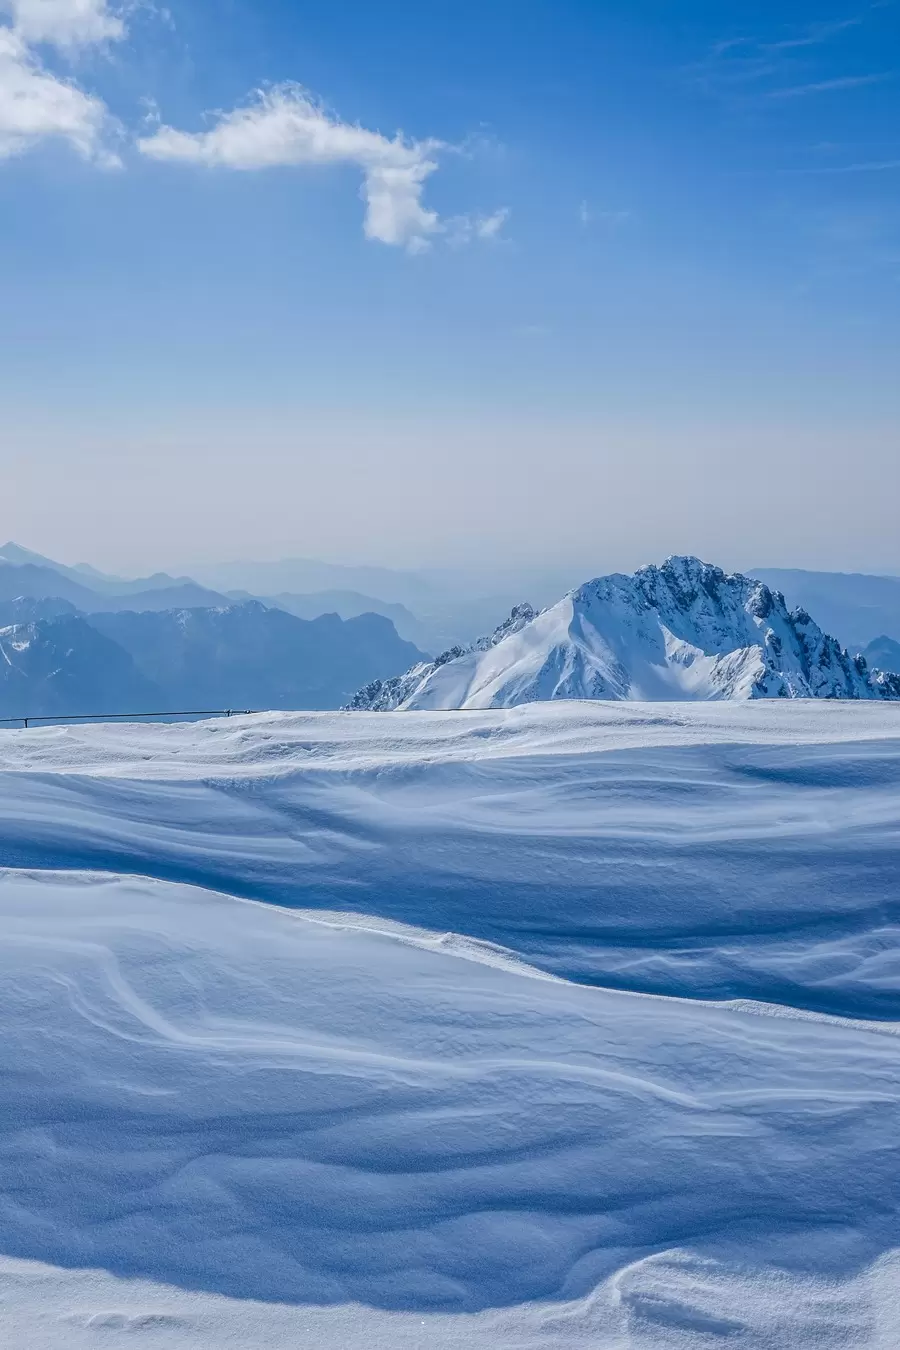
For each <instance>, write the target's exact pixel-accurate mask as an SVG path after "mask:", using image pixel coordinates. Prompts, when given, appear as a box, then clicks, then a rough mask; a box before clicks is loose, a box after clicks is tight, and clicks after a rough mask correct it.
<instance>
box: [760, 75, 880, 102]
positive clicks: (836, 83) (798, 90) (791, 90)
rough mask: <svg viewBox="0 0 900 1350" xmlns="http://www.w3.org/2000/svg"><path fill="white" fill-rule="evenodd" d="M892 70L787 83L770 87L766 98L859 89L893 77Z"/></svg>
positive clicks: (803, 96)
mask: <svg viewBox="0 0 900 1350" xmlns="http://www.w3.org/2000/svg"><path fill="white" fill-rule="evenodd" d="M893 74H894V72H893V71H890V70H888V71H881V72H879V73H878V74H873V75H840V76H838V77H837V78H835V79H832V80H813V81H811V82H810V83H808V84H794V85H788V86H787V88H785V89H770V90H769V93H768V95H767V97H768V98H775V99H778V98H805V97H806V96H807V95H809V94H832V93H837V92H838V91H840V90H842V89H860V88H863V87H864V86H866V85H870V84H882V83H883V82H884V81H885V80H889V79H892V78H893Z"/></svg>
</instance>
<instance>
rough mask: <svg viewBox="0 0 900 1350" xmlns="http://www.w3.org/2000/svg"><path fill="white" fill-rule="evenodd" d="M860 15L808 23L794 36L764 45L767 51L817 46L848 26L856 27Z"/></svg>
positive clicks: (859, 22) (858, 24) (860, 17)
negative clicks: (828, 21) (826, 21)
mask: <svg viewBox="0 0 900 1350" xmlns="http://www.w3.org/2000/svg"><path fill="white" fill-rule="evenodd" d="M862 21H863V20H862V16H861V15H856V17H855V18H852V19H835V20H834V21H833V22H831V23H814V24H810V25H809V26H808V27H807V28H806V29H805V30H804V31H803V32H802V33H799V34H797V36H796V37H789V38H781V39H779V40H778V41H777V42H767V43H765V44H764V45H765V47H766V49H767V50H768V51H773V52H787V51H793V50H796V49H798V48H801V47H819V46H821V45H822V43H824V42H830V41H831V39H832V38H834V37H837V35H838V34H839V33H844V32H846V31H847V29H848V28H858V27H859V26H860V24H861V23H862Z"/></svg>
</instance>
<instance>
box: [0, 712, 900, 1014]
mask: <svg viewBox="0 0 900 1350" xmlns="http://www.w3.org/2000/svg"><path fill="white" fill-rule="evenodd" d="M4 763H5V764H6V765H7V766H9V767H7V769H6V771H5V772H0V801H2V807H3V809H2V813H0V849H2V857H3V858H4V859H5V860H6V862H7V863H10V864H13V865H16V866H21V867H47V866H49V867H73V866H74V867H87V868H100V869H103V870H106V871H111V872H136V873H141V874H145V875H150V876H155V877H159V878H163V879H168V880H177V881H187V882H191V883H194V884H198V885H204V886H211V887H214V888H217V889H222V890H227V891H229V892H232V893H237V894H240V895H243V896H246V897H249V898H254V899H260V900H266V901H272V902H276V903H279V904H283V905H289V906H292V907H296V908H314V909H325V910H347V911H356V912H361V913H367V914H373V915H380V916H382V917H384V918H390V919H394V920H398V921H400V922H406V923H413V924H420V925H423V926H425V927H427V928H429V929H433V930H436V931H451V932H456V933H464V934H468V935H470V936H474V937H477V938H479V939H483V940H486V941H489V942H494V943H498V944H500V945H502V946H504V947H507V948H510V949H511V950H513V951H515V952H516V953H518V954H519V955H520V956H522V957H523V958H524V959H525V960H527V961H529V962H531V963H533V964H536V965H538V966H540V967H541V968H542V969H545V970H547V971H548V972H551V973H553V974H556V975H559V976H562V977H565V978H570V979H576V980H580V981H587V982H591V983H598V984H604V985H611V986H615V987H619V988H627V989H635V990H642V991H645V992H656V993H666V994H677V995H681V996H691V997H702V998H730V997H746V998H757V999H765V1000H769V1001H774V1002H779V1003H786V1004H793V1005H796V1006H798V1007H804V1008H811V1009H817V1010H820V1011H824V1012H829V1013H838V1014H842V1015H847V1016H862V1017H880V1018H890V1017H894V1016H896V1015H897V1006H898V1005H897V993H898V988H900V891H898V887H897V877H898V875H900V707H897V706H896V705H890V704H871V703H870V704H857V705H853V704H813V703H776V704H768V703H765V704H763V703H760V704H750V705H745V706H735V705H717V706H707V705H678V706H677V707H676V706H670V707H666V706H664V705H660V704H655V705H652V706H651V705H647V706H644V707H642V708H638V707H635V706H633V705H594V704H580V705H562V704H559V705H553V706H552V707H549V706H543V707H534V708H521V709H514V710H510V711H507V712H504V711H499V712H494V713H475V714H472V713H465V714H463V713H457V714H453V715H442V716H441V715H433V714H427V715H425V714H403V715H398V716H397V717H390V718H385V717H382V716H379V715H378V714H370V715H367V716H363V715H349V714H347V715H343V716H342V715H340V714H337V715H334V714H331V715H328V714H310V715H305V716H300V715H292V716H287V715H270V716H269V717H266V718H248V719H241V720H238V719H235V720H234V721H232V722H230V723H229V722H219V723H209V724H206V725H201V726H188V727H185V726H172V727H164V728H161V727H156V728H154V727H133V726H132V727H126V728H115V727H92V728H89V729H82V730H61V729H48V730H39V731H34V732H29V733H28V736H27V737H26V736H25V735H24V734H21V733H6V734H5V735H4V736H0V765H2V764H4Z"/></svg>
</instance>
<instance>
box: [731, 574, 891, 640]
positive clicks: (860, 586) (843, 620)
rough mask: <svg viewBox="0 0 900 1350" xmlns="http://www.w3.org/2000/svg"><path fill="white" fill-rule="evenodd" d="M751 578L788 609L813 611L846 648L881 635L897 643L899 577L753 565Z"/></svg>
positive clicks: (810, 612) (818, 619)
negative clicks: (781, 598) (782, 600)
mask: <svg viewBox="0 0 900 1350" xmlns="http://www.w3.org/2000/svg"><path fill="white" fill-rule="evenodd" d="M753 576H754V577H757V578H758V579H759V580H760V581H764V582H765V583H766V585H767V586H769V587H771V589H772V590H778V591H781V592H782V594H783V595H784V597H785V600H786V601H787V603H788V605H789V606H790V607H791V608H792V609H793V608H796V607H800V608H802V609H805V610H806V611H807V613H809V614H814V615H815V616H816V620H817V621H818V622H819V623H820V624H821V625H822V627H823V628H825V629H826V630H827V631H828V632H829V633H834V635H835V637H836V638H838V639H839V641H840V642H841V643H842V644H843V645H844V646H845V647H847V648H849V650H850V651H854V652H858V651H862V650H863V649H864V648H865V647H866V646H868V644H869V643H870V642H874V641H875V639H876V638H879V637H883V636H886V637H891V638H894V639H895V640H897V641H900V577H882V576H870V575H869V574H868V573H865V572H804V571H800V570H799V569H796V568H795V569H791V568H773V567H760V568H756V569H754V571H753Z"/></svg>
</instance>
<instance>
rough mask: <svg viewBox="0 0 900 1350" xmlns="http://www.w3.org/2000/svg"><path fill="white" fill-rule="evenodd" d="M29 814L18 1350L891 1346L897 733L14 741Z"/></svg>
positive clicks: (565, 729)
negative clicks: (24, 1349) (20, 1347)
mask: <svg viewBox="0 0 900 1350" xmlns="http://www.w3.org/2000/svg"><path fill="white" fill-rule="evenodd" d="M0 802H2V810H0V856H2V858H3V860H4V861H5V863H6V864H7V868H6V870H5V871H4V872H2V873H0V925H2V929H0V931H2V932H3V935H4V941H3V944H2V945H0V1009H2V1011H0V1029H2V1033H3V1034H2V1035H0V1074H2V1078H0V1081H2V1083H3V1086H4V1099H5V1101H6V1103H7V1108H6V1109H5V1110H4V1112H3V1113H0V1150H2V1156H3V1162H4V1166H3V1168H2V1170H0V1307H2V1310H3V1313H2V1315H3V1321H4V1328H5V1329H6V1330H7V1335H8V1336H11V1337H12V1338H13V1341H14V1342H15V1343H17V1344H23V1345H27V1346H28V1347H29V1350H32V1347H37V1350H40V1348H41V1347H52V1350H62V1348H63V1347H66V1350H69V1347H72V1348H73V1350H81V1347H92V1348H93V1347H100V1346H114V1347H116V1350H120V1348H121V1347H128V1346H132V1345H142V1346H147V1347H150V1348H151V1350H156V1348H157V1347H165V1348H166V1350H173V1347H175V1348H176V1350H187V1347H191V1348H192V1350H206V1348H207V1347H209V1348H210V1350H212V1347H216V1348H217V1350H218V1348H219V1347H225V1346H232V1345H234V1346H244V1347H254V1350H255V1347H257V1346H260V1345H266V1346H267V1348H268V1350H281V1348H282V1347H284V1348H285V1350H287V1347H290V1348H291V1350H297V1348H298V1347H304V1350H305V1348H306V1347H309V1350H312V1347H315V1348H316V1350H320V1348H324V1350H337V1348H338V1347H341V1350H348V1348H349V1350H362V1347H367V1350H368V1348H369V1347H376V1348H377V1350H380V1348H381V1347H384V1348H385V1350H387V1347H390V1348H391V1350H395V1347H397V1348H399V1350H405V1347H413V1346H415V1347H417V1350H424V1348H425V1347H433V1346H438V1347H456V1346H459V1347H462V1346H467V1347H468V1346H474V1347H476V1350H478V1348H480V1347H482V1346H483V1347H485V1350H486V1348H487V1347H488V1346H490V1347H505V1348H506V1350H512V1348H513V1347H515V1348H516V1350H518V1348H519V1347H534V1350H537V1348H538V1347H540V1348H541V1350H545V1348H546V1350H549V1348H550V1347H559V1346H563V1345H570V1344H571V1345H585V1346H591V1347H598V1346H603V1347H604V1350H607V1347H611V1348H612V1350H650V1347H653V1348H654V1350H656V1348H657V1347H663V1348H664V1350H668V1348H669V1347H672V1348H673V1350H682V1347H698V1348H700V1347H708V1346H712V1345H719V1344H721V1345H723V1346H724V1345H727V1346H728V1347H729V1350H732V1348H733V1347H740V1348H741V1350H751V1347H752V1350H760V1348H762V1350H768V1348H771V1350H795V1348H796V1347H800V1348H801V1350H805V1348H806V1347H809V1348H810V1350H812V1347H815V1348H816V1350H819V1348H820V1347H825V1348H826V1350H837V1347H841V1348H842V1350H843V1347H853V1348H854V1350H863V1348H864V1347H865V1350H873V1348H874V1350H893V1347H894V1346H896V1344H898V1343H900V1313H898V1308H897V1299H896V1290H897V1287H898V1277H900V1254H898V1252H897V1251H896V1250H895V1248H896V1245H897V1232H898V1225H897V1209H898V1201H900V1068H898V1063H900V1060H898V1051H900V1041H898V1034H900V1025H898V1022H897V1021H896V1020H895V1019H896V1018H897V1006H898V1004H897V990H898V986H900V914H898V909H900V896H898V894H897V887H896V877H897V875H898V865H900V705H898V704H892V703H880V702H876V701H865V702H856V703H812V702H786V703H777V702H775V703H768V702H753V703H750V704H733V703H732V704H727V703H721V704H683V703H682V704H677V705H666V704H662V703H657V704H653V705H639V704H623V703H617V704H602V703H597V704H585V703H580V704H566V703H558V704H554V705H543V706H541V705H531V706H528V707H522V708H514V709H510V710H497V711H491V712H480V713H479V712H475V713H456V714H440V713H437V714H429V713H415V714H398V715H397V717H392V718H384V717H381V716H380V715H377V714H372V715H352V716H351V715H342V714H307V715H295V714H270V715H267V716H264V717H253V718H242V719H237V718H236V719H232V720H231V721H227V722H226V721H223V722H215V723H206V724H194V725H177V726H167V727H150V726H119V727H111V726H93V727H80V728H78V729H64V728H46V729H41V730H36V731H28V732H22V731H17V732H4V733H0ZM226 891H229V892H231V893H230V894H226V893H224V892H226ZM238 897H244V898H238ZM248 901H253V902H258V901H266V902H272V901H274V902H277V903H276V904H271V903H262V904H261V903H248ZM614 986H615V987H614ZM676 995H677V997H673V996H676ZM10 1104H11V1109H10Z"/></svg>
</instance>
